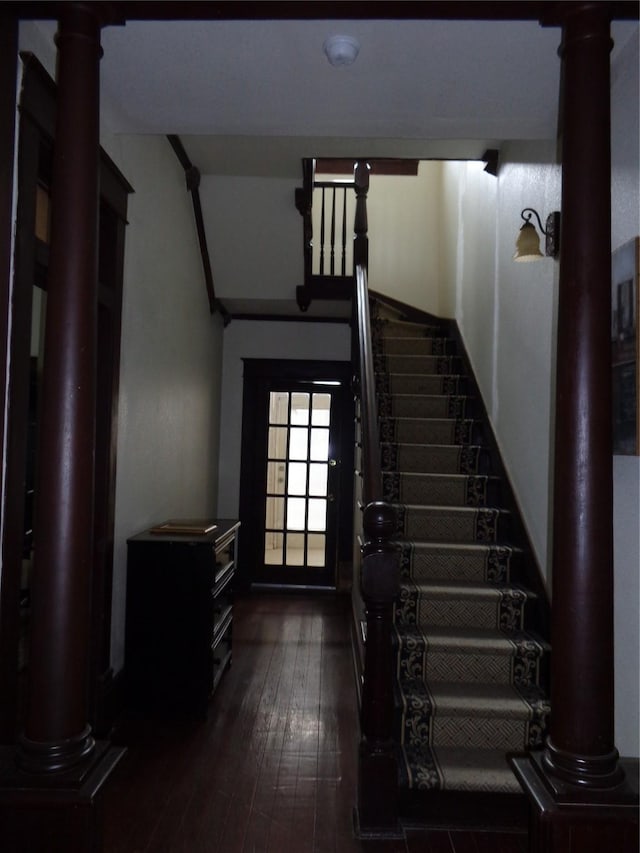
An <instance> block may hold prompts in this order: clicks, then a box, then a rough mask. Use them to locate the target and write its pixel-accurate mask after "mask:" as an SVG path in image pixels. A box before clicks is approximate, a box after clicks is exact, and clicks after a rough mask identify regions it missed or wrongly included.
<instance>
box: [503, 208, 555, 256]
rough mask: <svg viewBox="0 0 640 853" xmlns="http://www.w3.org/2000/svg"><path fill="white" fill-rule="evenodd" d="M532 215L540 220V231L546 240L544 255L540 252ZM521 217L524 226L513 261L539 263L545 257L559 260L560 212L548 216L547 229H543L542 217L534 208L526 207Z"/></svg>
mask: <svg viewBox="0 0 640 853" xmlns="http://www.w3.org/2000/svg"><path fill="white" fill-rule="evenodd" d="M532 215H534V216H535V217H536V219H537V220H538V225H539V226H540V230H541V231H542V233H543V234H544V236H545V238H546V240H545V254H544V255H543V254H542V252H541V251H540V237H539V236H538V232H537V231H536V227H535V225H534V224H533V223H532V222H531V216H532ZM520 216H521V217H522V218H523V219H524V225H523V226H522V228H521V229H520V233H519V234H518V239H517V240H516V253H515V255H514V256H513V260H514V261H539V260H540V258H544V257H545V255H546V256H547V257H549V258H557V257H558V253H559V251H560V212H559V211H557V210H554V211H553V213H550V214H549V216H547V221H546V223H545V224H546V228H543V227H542V221H541V219H540V216H539V215H538V212H537V211H536V210H534V209H533V208H532V207H525V209H524V210H523V211H522V213H521V214H520Z"/></svg>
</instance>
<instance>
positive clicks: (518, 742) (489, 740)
mask: <svg viewBox="0 0 640 853" xmlns="http://www.w3.org/2000/svg"><path fill="white" fill-rule="evenodd" d="M546 731H547V728H546V725H545V723H544V721H542V722H540V721H535V722H530V721H529V720H518V719H516V720H514V719H508V718H505V717H493V718H482V717H478V716H475V715H474V716H468V717H467V716H462V715H460V716H458V715H456V716H454V717H448V716H443V717H439V716H438V715H437V713H436V715H435V716H434V717H432V718H431V719H429V718H425V717H423V716H421V715H420V714H411V713H410V712H409V713H407V715H406V716H405V715H403V716H401V718H400V719H399V720H398V721H397V722H396V737H397V738H398V739H402V741H403V742H405V743H408V744H410V745H411V746H414V745H416V744H418V743H420V742H423V743H426V744H427V745H428V746H433V745H435V744H437V746H438V747H441V748H442V747H450V746H453V747H465V748H469V749H474V748H478V749H498V750H501V751H502V752H522V751H524V750H526V749H535V748H536V747H539V746H542V744H543V741H544V736H545V734H546Z"/></svg>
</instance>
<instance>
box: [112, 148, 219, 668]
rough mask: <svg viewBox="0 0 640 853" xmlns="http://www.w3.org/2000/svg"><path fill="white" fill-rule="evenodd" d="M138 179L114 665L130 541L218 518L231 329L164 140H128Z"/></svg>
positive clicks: (128, 167)
mask: <svg viewBox="0 0 640 853" xmlns="http://www.w3.org/2000/svg"><path fill="white" fill-rule="evenodd" d="M105 142H106V143H107V148H108V152H109V153H110V155H111V156H112V157H113V158H114V160H115V161H116V163H117V164H118V166H119V167H120V168H121V170H122V171H123V174H124V175H125V176H126V177H127V179H128V180H129V182H130V183H131V184H132V185H133V187H134V190H135V192H134V194H132V195H131V196H130V199H129V215H128V219H129V225H128V227H127V234H126V250H125V275H124V300H123V309H122V346H121V369H120V398H119V412H118V458H117V466H118V468H117V480H116V519H115V559H114V573H113V621H112V664H113V666H114V668H115V669H118V668H119V667H120V666H121V665H122V661H123V644H124V617H125V584H126V556H127V555H126V540H127V537H129V536H131V535H133V534H135V533H138V532H139V531H141V530H143V529H144V528H146V527H148V526H149V525H150V524H153V523H155V522H159V521H163V520H165V519H166V518H170V517H176V516H178V517H180V516H183V517H193V516H198V517H201V516H206V515H214V514H215V512H216V490H217V464H218V418H219V408H220V376H221V366H222V323H221V320H220V317H219V315H214V316H211V314H210V312H209V305H208V299H207V295H206V289H205V284H204V277H203V271H202V264H201V260H200V254H199V250H198V245H197V239H196V233H195V226H194V220H193V210H192V207H191V197H190V195H189V194H188V193H187V191H186V187H185V181H184V171H183V169H182V167H181V166H180V164H179V163H178V161H177V159H176V157H175V154H174V153H173V151H172V149H171V146H170V145H169V143H168V141H167V139H166V138H165V137H152V136H119V137H114V138H111V139H109V140H105Z"/></svg>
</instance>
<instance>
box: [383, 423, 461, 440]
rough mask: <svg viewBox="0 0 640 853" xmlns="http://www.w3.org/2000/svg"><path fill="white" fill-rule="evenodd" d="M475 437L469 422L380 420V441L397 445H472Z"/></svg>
mask: <svg viewBox="0 0 640 853" xmlns="http://www.w3.org/2000/svg"><path fill="white" fill-rule="evenodd" d="M475 435H476V432H475V430H474V422H473V421H471V420H465V421H460V420H453V419H450V418H440V419H437V418H411V419H409V418H406V419H402V418H382V419H381V421H380V441H387V442H395V443H397V444H472V443H473V440H474V436H475Z"/></svg>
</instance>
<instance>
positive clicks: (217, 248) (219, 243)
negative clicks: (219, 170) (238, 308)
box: [201, 168, 304, 300]
mask: <svg viewBox="0 0 640 853" xmlns="http://www.w3.org/2000/svg"><path fill="white" fill-rule="evenodd" d="M301 183H302V168H301V170H300V181H298V182H296V181H292V180H290V179H286V178H257V177H229V176H212V175H208V176H204V177H203V179H202V182H201V200H202V210H203V216H204V221H205V227H206V233H207V243H208V246H209V253H210V255H211V265H212V268H213V275H214V279H215V287H216V295H217V296H218V297H220V299H274V300H277V299H282V300H293V299H295V293H296V287H297V286H298V285H301V284H302V283H303V280H304V279H303V256H302V217H301V216H300V214H299V213H298V211H297V210H296V207H295V196H294V191H295V187H296V186H297V185H298V184H301Z"/></svg>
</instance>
